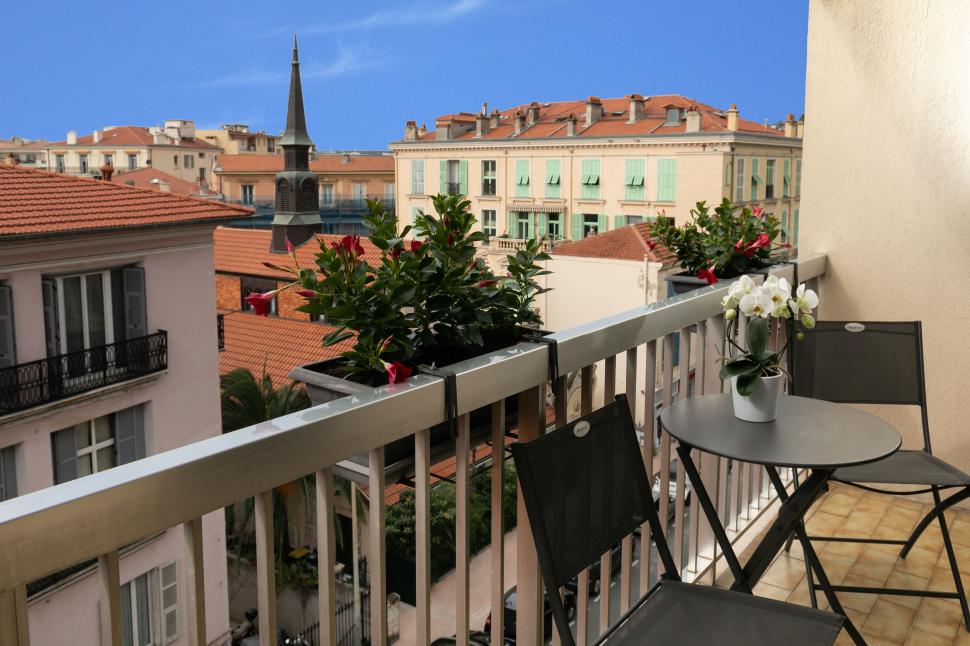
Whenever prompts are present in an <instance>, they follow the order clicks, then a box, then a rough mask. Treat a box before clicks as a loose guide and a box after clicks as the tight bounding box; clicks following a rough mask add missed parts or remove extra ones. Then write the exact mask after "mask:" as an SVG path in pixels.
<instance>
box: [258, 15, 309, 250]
mask: <svg viewBox="0 0 970 646" xmlns="http://www.w3.org/2000/svg"><path fill="white" fill-rule="evenodd" d="M311 146H313V142H312V141H311V140H310V135H309V134H307V129H306V116H305V114H304V111H303V86H302V84H301V83H300V56H299V51H298V50H297V44H296V35H295V34H294V35H293V67H292V72H291V74H290V97H289V102H288V104H287V107H286V132H284V133H283V136H282V137H281V138H280V147H281V148H282V149H283V171H282V172H279V173H277V174H276V211H275V213H274V214H273V241H272V246H271V249H270V250H271V251H273V252H274V253H286V241H287V240H289V241H290V242H291V243H292V244H293V246H296V247H298V246H300V245H301V244H303V243H305V242H307V241H308V240H311V239H312V238H313V237H314V235H315V234H316V233H319V231H320V225H321V220H320V200H319V181H318V180H317V175H316V173H314V172H312V171H311V170H310V147H311Z"/></svg>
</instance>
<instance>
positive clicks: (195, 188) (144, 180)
mask: <svg viewBox="0 0 970 646" xmlns="http://www.w3.org/2000/svg"><path fill="white" fill-rule="evenodd" d="M154 180H158V181H157V182H156V181H154ZM111 182H112V183H114V184H120V185H122V186H134V187H136V188H143V189H145V190H148V191H156V192H158V193H162V192H164V191H162V183H165V184H168V187H169V189H170V191H169V192H171V193H175V194H176V195H198V194H199V185H198V183H196V182H187V181H185V180H184V179H180V178H178V177H175V176H174V175H169V174H168V173H163V172H162V171H160V170H155V169H154V168H139V169H137V170H129V171H124V172H121V173H119V172H118V171H115V174H114V175H113V176H112V177H111Z"/></svg>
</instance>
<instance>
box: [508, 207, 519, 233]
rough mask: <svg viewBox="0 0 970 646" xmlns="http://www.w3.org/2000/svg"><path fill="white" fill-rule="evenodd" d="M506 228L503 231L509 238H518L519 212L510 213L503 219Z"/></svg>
mask: <svg viewBox="0 0 970 646" xmlns="http://www.w3.org/2000/svg"><path fill="white" fill-rule="evenodd" d="M505 221H506V226H505V231H506V233H508V234H509V237H510V238H518V237H519V212H518V211H511V212H509V214H508V216H507V217H506V218H505Z"/></svg>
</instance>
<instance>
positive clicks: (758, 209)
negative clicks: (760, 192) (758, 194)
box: [751, 206, 765, 218]
mask: <svg viewBox="0 0 970 646" xmlns="http://www.w3.org/2000/svg"><path fill="white" fill-rule="evenodd" d="M751 212H752V213H753V214H754V216H755V217H756V218H760V217H761V216H762V215H764V214H765V210H764V209H763V208H761V207H760V206H756V207H754V208H753V209H751Z"/></svg>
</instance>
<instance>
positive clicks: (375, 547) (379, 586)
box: [355, 446, 387, 646]
mask: <svg viewBox="0 0 970 646" xmlns="http://www.w3.org/2000/svg"><path fill="white" fill-rule="evenodd" d="M368 469H369V471H370V474H369V475H370V477H369V483H368V486H369V488H370V491H369V493H370V503H369V511H370V516H369V519H368V520H369V525H370V545H368V547H369V548H370V550H369V552H370V555H369V557H368V559H367V575H368V581H369V583H370V643H371V646H387V577H386V576H385V574H384V572H385V569H386V568H385V563H386V558H387V553H386V551H385V548H384V535H385V531H384V506H385V505H384V447H383V446H379V447H377V448H376V449H371V451H370V455H369V456H368ZM355 574H356V573H355Z"/></svg>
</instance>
